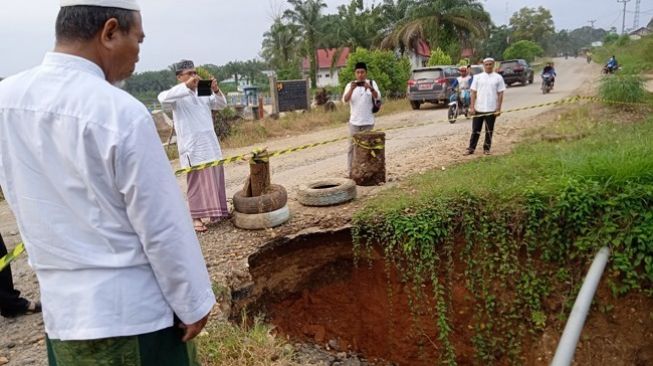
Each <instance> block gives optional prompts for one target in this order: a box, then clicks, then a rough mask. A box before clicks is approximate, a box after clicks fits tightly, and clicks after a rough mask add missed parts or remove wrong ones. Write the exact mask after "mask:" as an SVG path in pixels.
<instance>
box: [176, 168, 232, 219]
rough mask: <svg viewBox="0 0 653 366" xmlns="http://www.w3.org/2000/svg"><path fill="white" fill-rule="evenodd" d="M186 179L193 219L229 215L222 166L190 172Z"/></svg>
mask: <svg viewBox="0 0 653 366" xmlns="http://www.w3.org/2000/svg"><path fill="white" fill-rule="evenodd" d="M186 179H187V182H188V206H189V207H190V215H191V217H192V218H193V219H201V218H205V217H211V218H221V217H227V216H229V209H228V207H227V194H226V192H225V183H224V167H223V166H216V167H211V168H206V169H202V170H198V171H193V172H190V173H188V175H187V178H186Z"/></svg>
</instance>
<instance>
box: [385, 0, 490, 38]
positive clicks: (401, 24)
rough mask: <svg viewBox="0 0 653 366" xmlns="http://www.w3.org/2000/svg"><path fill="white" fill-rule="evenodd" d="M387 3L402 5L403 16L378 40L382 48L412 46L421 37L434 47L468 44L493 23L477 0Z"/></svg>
mask: <svg viewBox="0 0 653 366" xmlns="http://www.w3.org/2000/svg"><path fill="white" fill-rule="evenodd" d="M384 5H386V6H388V7H390V8H391V7H392V6H393V5H394V6H395V7H397V8H398V7H399V6H401V8H400V9H398V11H403V12H404V14H405V16H404V18H403V19H401V20H399V21H398V22H397V23H396V24H395V25H394V27H392V29H391V31H389V33H388V34H387V35H386V36H385V38H384V39H383V40H382V41H381V44H380V46H381V47H382V48H389V49H394V48H400V49H403V48H411V49H415V48H416V46H417V42H418V41H419V40H420V39H425V40H427V41H428V42H429V43H430V44H431V46H433V47H442V48H448V46H450V45H452V44H457V45H459V46H463V45H469V44H470V43H471V42H472V40H473V39H474V38H482V37H486V36H487V33H488V29H489V27H490V25H491V24H492V21H491V19H490V15H489V14H488V13H487V12H486V11H485V9H484V8H483V5H482V4H481V3H480V2H479V1H478V0H412V1H411V0H404V1H402V0H398V1H397V4H396V5H395V4H394V2H393V1H392V0H386V1H385V2H384Z"/></svg>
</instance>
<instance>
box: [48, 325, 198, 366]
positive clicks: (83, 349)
mask: <svg viewBox="0 0 653 366" xmlns="http://www.w3.org/2000/svg"><path fill="white" fill-rule="evenodd" d="M46 345H47V349H48V363H49V365H50V366H199V365H200V363H199V361H198V360H197V350H196V348H195V344H194V343H193V342H192V341H191V342H187V343H184V342H182V341H181V330H180V329H178V328H176V327H170V328H166V329H162V330H159V331H156V332H153V333H148V334H141V335H137V336H131V337H115V338H105V339H97V340H88V341H60V340H56V339H49V338H47V337H46Z"/></svg>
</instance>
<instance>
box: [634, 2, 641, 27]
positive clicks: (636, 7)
mask: <svg viewBox="0 0 653 366" xmlns="http://www.w3.org/2000/svg"><path fill="white" fill-rule="evenodd" d="M641 2H642V0H636V1H635V15H634V16H633V30H637V28H639V4H640V3H641Z"/></svg>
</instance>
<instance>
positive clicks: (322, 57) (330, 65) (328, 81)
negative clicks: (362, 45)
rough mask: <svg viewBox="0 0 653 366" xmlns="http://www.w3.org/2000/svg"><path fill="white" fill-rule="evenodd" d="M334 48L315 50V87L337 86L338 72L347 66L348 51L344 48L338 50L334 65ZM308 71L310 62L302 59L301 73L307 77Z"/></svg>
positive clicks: (338, 81)
mask: <svg viewBox="0 0 653 366" xmlns="http://www.w3.org/2000/svg"><path fill="white" fill-rule="evenodd" d="M336 51H337V49H336V48H329V49H324V48H321V49H319V50H317V65H318V67H317V87H318V88H323V87H325V86H338V85H339V83H340V80H339V79H338V76H339V72H340V70H341V69H342V68H343V67H345V65H346V64H347V59H348V58H349V54H350V52H351V51H350V49H349V47H345V48H343V49H341V50H340V55H338V59H337V60H336V62H335V64H334V62H333V61H334V57H335V56H336V54H337V52H336ZM309 69H310V62H309V60H308V58H304V60H303V62H302V71H303V73H304V75H305V76H308V74H309Z"/></svg>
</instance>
